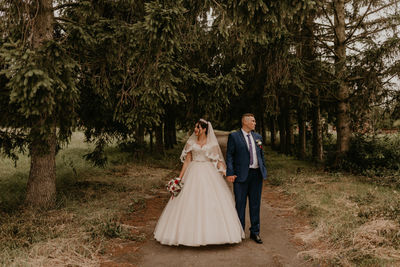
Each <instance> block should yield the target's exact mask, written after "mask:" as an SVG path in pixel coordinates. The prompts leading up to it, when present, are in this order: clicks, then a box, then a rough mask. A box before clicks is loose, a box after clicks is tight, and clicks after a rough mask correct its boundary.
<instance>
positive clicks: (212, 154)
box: [206, 145, 226, 173]
mask: <svg viewBox="0 0 400 267" xmlns="http://www.w3.org/2000/svg"><path fill="white" fill-rule="evenodd" d="M206 156H207V157H208V158H209V159H210V160H211V161H212V162H213V164H214V166H215V168H216V169H217V170H218V171H219V172H221V173H225V172H226V165H225V160H224V157H223V156H222V152H221V148H220V147H219V146H218V145H215V146H212V147H210V148H208V149H207V152H206Z"/></svg>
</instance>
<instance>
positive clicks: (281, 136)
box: [278, 97, 287, 153]
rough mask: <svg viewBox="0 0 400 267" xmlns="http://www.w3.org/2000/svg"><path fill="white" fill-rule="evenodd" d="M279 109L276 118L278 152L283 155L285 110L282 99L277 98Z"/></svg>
mask: <svg viewBox="0 0 400 267" xmlns="http://www.w3.org/2000/svg"><path fill="white" fill-rule="evenodd" d="M279 109H280V114H279V116H278V121H279V151H280V152H281V153H285V151H286V141H287V138H286V114H285V112H286V108H285V106H284V99H283V97H279Z"/></svg>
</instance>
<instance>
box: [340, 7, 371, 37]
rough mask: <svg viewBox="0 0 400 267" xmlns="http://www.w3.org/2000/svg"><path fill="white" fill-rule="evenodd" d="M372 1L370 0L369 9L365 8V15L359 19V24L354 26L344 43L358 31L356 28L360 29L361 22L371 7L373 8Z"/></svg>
mask: <svg viewBox="0 0 400 267" xmlns="http://www.w3.org/2000/svg"><path fill="white" fill-rule="evenodd" d="M372 2H373V1H369V5H368V7H367V10H365V13H364V15H362V16H361V18H360V20H359V21H358V23H357V25H356V26H355V27H354V29H353V31H352V32H351V33H350V34H349V36H347V38H346V40H344V43H345V44H346V43H347V41H348V40H350V39H351V37H353V35H354V33H355V32H356V30H357V29H358V27H360V25H361V23H362V22H363V21H364V19H365V17H366V16H367V14H368V11H369V10H370V8H371V5H372Z"/></svg>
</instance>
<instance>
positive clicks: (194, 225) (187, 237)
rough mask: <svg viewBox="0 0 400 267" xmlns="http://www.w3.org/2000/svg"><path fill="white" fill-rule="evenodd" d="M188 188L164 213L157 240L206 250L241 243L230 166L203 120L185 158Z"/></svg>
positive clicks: (196, 127)
mask: <svg viewBox="0 0 400 267" xmlns="http://www.w3.org/2000/svg"><path fill="white" fill-rule="evenodd" d="M181 161H182V162H183V166H182V170H181V173H180V175H179V177H180V178H182V179H183V182H184V186H183V189H182V191H181V192H180V194H179V195H178V196H177V197H174V198H171V199H170V200H169V202H168V204H167V206H166V207H165V209H164V211H163V212H162V214H161V216H160V219H159V220H158V223H157V226H156V228H155V231H154V237H155V239H156V240H157V241H159V242H160V243H161V244H164V245H176V246H177V245H185V246H204V245H211V244H227V243H239V242H241V241H242V239H244V231H243V228H242V225H241V223H240V221H239V218H238V215H237V212H236V209H235V202H234V199H233V195H232V193H231V191H230V190H229V188H228V185H227V184H226V182H225V180H224V178H223V175H225V171H226V166H225V161H224V158H223V156H222V152H221V149H220V147H219V145H218V141H217V138H216V136H215V134H214V131H213V128H212V126H211V123H210V122H208V121H206V120H203V119H200V120H199V121H198V122H197V123H196V125H195V128H194V133H193V134H192V135H191V136H190V138H189V140H188V141H187V142H186V145H185V147H184V149H183V151H182V154H181Z"/></svg>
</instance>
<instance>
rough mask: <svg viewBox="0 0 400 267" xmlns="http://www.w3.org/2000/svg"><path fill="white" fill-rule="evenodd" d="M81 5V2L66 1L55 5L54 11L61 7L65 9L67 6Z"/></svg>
mask: <svg viewBox="0 0 400 267" xmlns="http://www.w3.org/2000/svg"><path fill="white" fill-rule="evenodd" d="M80 5H81V3H65V4H60V5H58V6H56V7H54V8H53V11H56V10H59V9H63V8H66V7H78V6H80Z"/></svg>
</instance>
